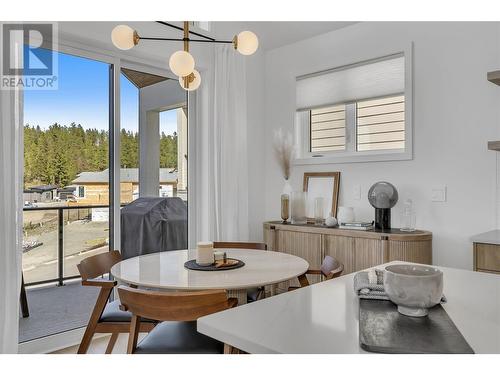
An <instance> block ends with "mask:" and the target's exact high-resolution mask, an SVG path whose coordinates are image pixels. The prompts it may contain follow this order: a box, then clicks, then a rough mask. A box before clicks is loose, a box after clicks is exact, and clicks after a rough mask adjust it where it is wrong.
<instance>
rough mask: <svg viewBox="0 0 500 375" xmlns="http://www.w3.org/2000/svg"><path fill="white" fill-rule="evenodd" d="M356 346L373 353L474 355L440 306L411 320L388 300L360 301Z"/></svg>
mask: <svg viewBox="0 0 500 375" xmlns="http://www.w3.org/2000/svg"><path fill="white" fill-rule="evenodd" d="M359 344H360V346H361V348H362V349H364V350H366V351H369V352H376V353H411V354H474V350H472V348H471V347H470V345H469V344H468V343H467V341H465V338H464V337H463V336H462V334H461V333H460V331H459V330H458V328H457V327H456V326H455V324H454V323H453V321H452V320H451V319H450V317H449V316H448V314H447V313H446V311H445V310H444V309H443V307H442V306H441V305H436V306H435V307H433V308H432V309H430V310H429V315H428V316H426V317H423V318H413V317H409V316H406V315H402V314H400V313H399V312H398V309H397V306H396V305H395V304H393V303H392V302H391V301H381V300H368V299H360V300H359Z"/></svg>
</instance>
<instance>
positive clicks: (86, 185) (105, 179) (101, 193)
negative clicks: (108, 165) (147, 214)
mask: <svg viewBox="0 0 500 375" xmlns="http://www.w3.org/2000/svg"><path fill="white" fill-rule="evenodd" d="M159 176H160V181H159V184H158V195H159V196H162V197H169V196H173V195H174V193H176V192H177V171H176V170H175V169H173V168H160V173H159ZM71 184H72V185H74V186H75V198H76V201H77V204H78V205H108V204H109V169H105V170H103V171H100V172H81V173H80V174H79V175H78V177H77V178H76V179H74V180H73V181H72V182H71ZM138 197H139V169H138V168H121V169H120V203H121V204H127V203H130V202H132V201H133V200H134V199H137V198H138Z"/></svg>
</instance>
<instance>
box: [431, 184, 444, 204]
mask: <svg viewBox="0 0 500 375" xmlns="http://www.w3.org/2000/svg"><path fill="white" fill-rule="evenodd" d="M431 200H432V201H433V202H446V186H445V185H443V186H436V187H434V188H432V192H431Z"/></svg>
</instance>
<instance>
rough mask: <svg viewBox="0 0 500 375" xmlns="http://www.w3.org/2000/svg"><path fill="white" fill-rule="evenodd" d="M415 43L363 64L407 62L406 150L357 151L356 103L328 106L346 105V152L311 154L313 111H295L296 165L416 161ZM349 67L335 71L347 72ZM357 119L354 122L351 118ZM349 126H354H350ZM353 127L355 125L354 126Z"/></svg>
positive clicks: (405, 78)
mask: <svg viewBox="0 0 500 375" xmlns="http://www.w3.org/2000/svg"><path fill="white" fill-rule="evenodd" d="M412 52H413V44H412V43H410V44H409V45H408V46H407V47H405V48H404V49H402V50H399V51H396V52H394V53H392V54H388V55H385V56H381V57H376V58H373V59H370V60H365V61H363V62H362V64H370V63H372V62H375V61H380V60H384V59H389V58H393V57H394V56H397V55H401V56H403V57H404V61H405V77H404V80H405V88H404V92H402V93H394V95H397V94H401V95H404V96H405V148H404V149H394V150H371V151H357V150H356V139H357V135H356V126H355V124H356V121H355V118H356V102H347V103H331V104H329V105H339V104H346V129H345V132H346V133H345V136H346V149H345V150H337V151H325V152H311V151H310V150H311V147H310V142H311V139H310V134H311V131H310V126H311V124H310V115H309V114H310V110H304V111H296V113H295V139H296V149H297V155H296V157H295V158H294V160H293V163H294V164H295V165H310V164H334V163H358V162H377V161H393V160H412V159H413V53H412ZM350 65H357V64H349V65H346V66H341V67H337V68H334V69H332V70H336V69H346V68H349V66H350ZM353 117H354V120H353V119H352V118H353ZM348 124H351V126H349V125H348ZM352 124H354V126H352Z"/></svg>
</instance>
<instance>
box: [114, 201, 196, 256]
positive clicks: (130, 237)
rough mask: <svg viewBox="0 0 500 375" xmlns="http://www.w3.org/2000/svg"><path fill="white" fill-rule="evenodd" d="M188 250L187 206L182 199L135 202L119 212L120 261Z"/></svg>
mask: <svg viewBox="0 0 500 375" xmlns="http://www.w3.org/2000/svg"><path fill="white" fill-rule="evenodd" d="M180 249H187V205H186V203H185V202H184V201H183V200H182V199H181V198H147V197H146V198H138V199H136V200H135V201H133V202H132V203H130V204H128V205H127V206H125V207H123V208H122V210H121V253H122V257H123V259H127V258H132V257H135V256H138V255H143V254H151V253H157V252H160V251H168V250H180Z"/></svg>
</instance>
